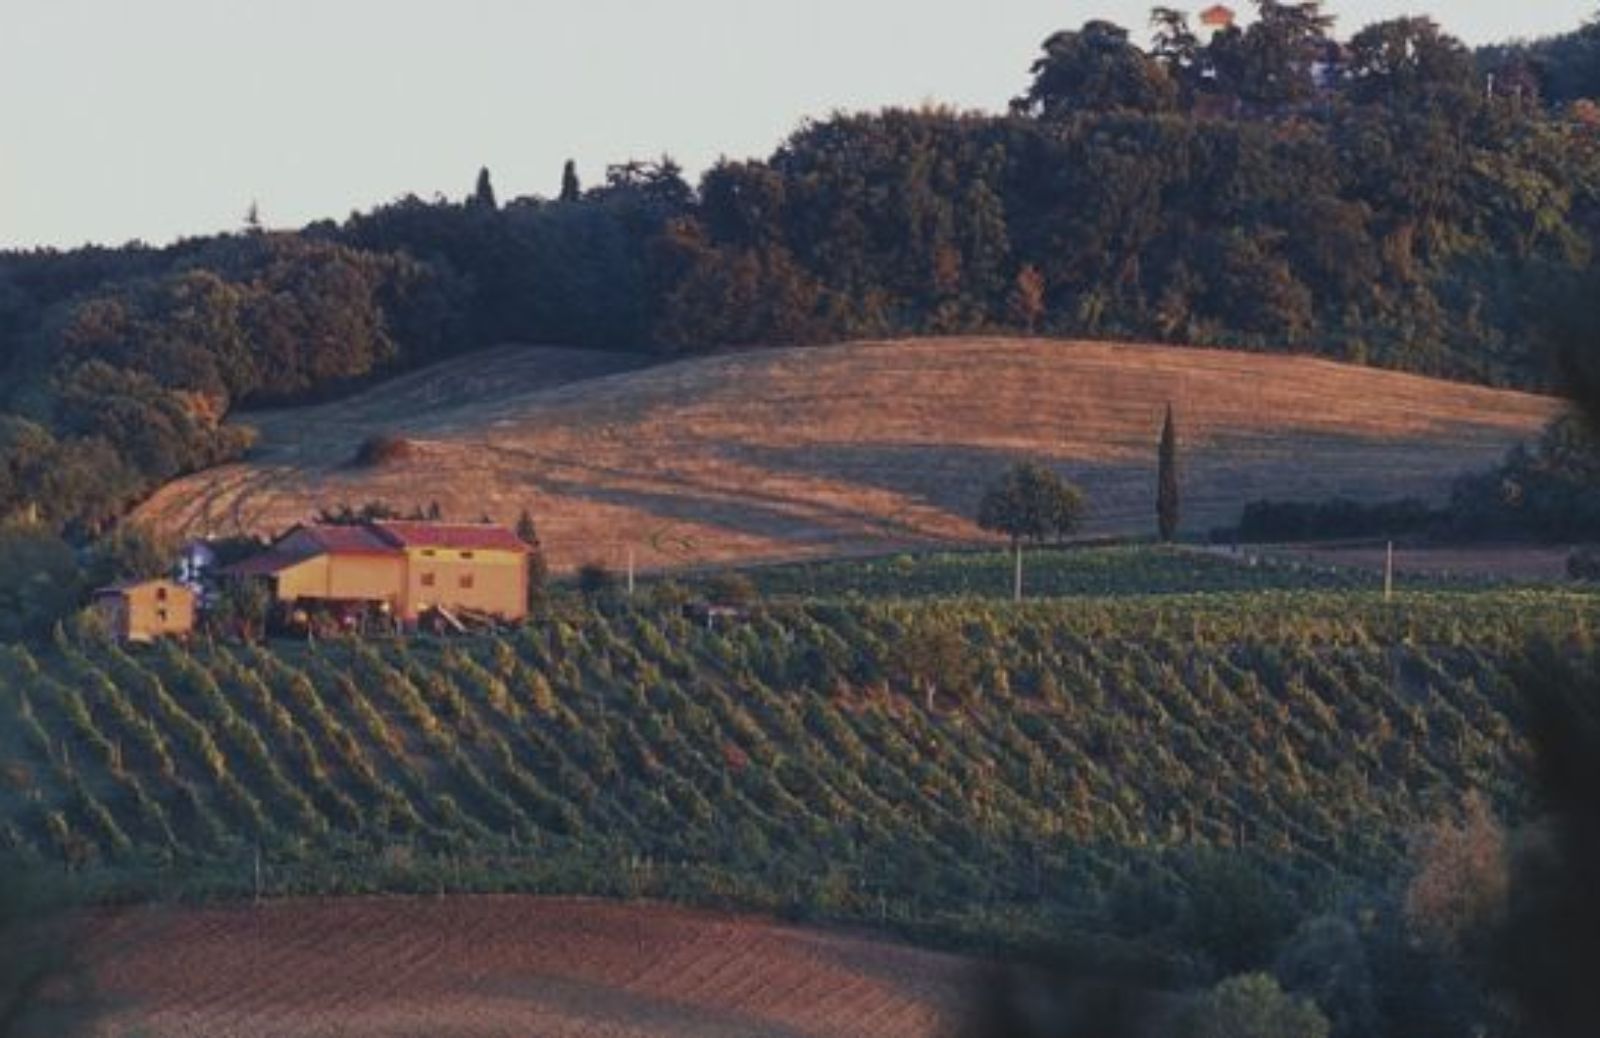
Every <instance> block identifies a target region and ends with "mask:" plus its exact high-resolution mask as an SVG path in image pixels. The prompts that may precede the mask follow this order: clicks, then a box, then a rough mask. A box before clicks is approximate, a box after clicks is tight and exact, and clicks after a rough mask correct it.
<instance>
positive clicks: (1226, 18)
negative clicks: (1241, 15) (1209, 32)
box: [1200, 4, 1238, 25]
mask: <svg viewBox="0 0 1600 1038" xmlns="http://www.w3.org/2000/svg"><path fill="white" fill-rule="evenodd" d="M1236 17H1238V16H1237V15H1235V14H1234V12H1233V8H1231V7H1227V6H1225V5H1223V4H1217V5H1215V6H1214V7H1208V8H1206V9H1205V10H1204V11H1201V12H1200V24H1201V25H1232V24H1233V22H1234V19H1235V18H1236Z"/></svg>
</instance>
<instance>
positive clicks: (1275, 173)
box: [0, 0, 1600, 542]
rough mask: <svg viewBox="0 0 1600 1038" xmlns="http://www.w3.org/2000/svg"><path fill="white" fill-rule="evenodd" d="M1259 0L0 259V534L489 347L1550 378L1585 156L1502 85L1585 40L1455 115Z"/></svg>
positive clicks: (86, 513)
mask: <svg viewBox="0 0 1600 1038" xmlns="http://www.w3.org/2000/svg"><path fill="white" fill-rule="evenodd" d="M1257 6H1258V9H1259V10H1258V15H1259V16H1258V17H1257V18H1256V19H1255V20H1254V21H1253V22H1252V23H1251V24H1250V25H1249V26H1248V27H1247V28H1245V29H1243V30H1239V29H1232V30H1229V31H1225V32H1222V33H1219V34H1217V35H1216V37H1215V38H1214V39H1213V40H1212V41H1211V42H1210V43H1209V44H1207V45H1206V46H1203V47H1202V46H1201V45H1200V43H1199V41H1198V38H1197V37H1196V36H1195V34H1194V33H1193V32H1192V31H1191V30H1190V29H1189V27H1188V23H1187V21H1186V19H1185V18H1184V16H1182V15H1181V14H1180V13H1178V12H1175V11H1172V10H1165V9H1164V10H1158V11H1157V12H1156V25H1157V33H1156V38H1155V43H1154V46H1153V47H1152V48H1151V49H1150V50H1149V51H1148V52H1147V51H1146V50H1144V49H1142V48H1141V47H1139V46H1138V45H1136V44H1135V43H1134V42H1133V40H1132V38H1131V37H1130V36H1129V34H1128V33H1127V32H1126V31H1125V30H1123V29H1121V28H1119V27H1118V26H1115V25H1112V24H1110V23H1107V22H1090V23H1088V24H1087V25H1084V26H1083V27H1081V28H1080V29H1078V30H1076V31H1066V32H1060V33H1056V34H1054V35H1052V36H1050V38H1049V39H1048V40H1047V41H1046V44H1045V52H1044V54H1043V56H1042V57H1041V58H1040V59H1039V60H1038V61H1037V62H1036V63H1035V65H1034V67H1033V75H1032V77H1031V80H1030V81H1029V82H1028V83H1027V88H1026V90H1025V92H1024V95H1023V96H1022V97H1021V98H1019V100H1018V103H1017V105H1016V109H1015V111H1014V112H1012V113H1009V114H1005V115H994V116H985V115H977V114H957V113H954V112H951V111H948V110H937V109H926V110H921V111H903V110H889V111H882V112H877V113H871V114H843V113H841V114H835V115H830V116H828V117H825V118H820V119H817V120H814V121H808V122H806V123H804V124H803V125H802V127H801V128H800V129H799V130H798V131H797V132H796V133H794V134H793V135H792V136H791V137H789V138H788V139H787V140H786V141H784V142H783V143H782V144H781V146H780V147H779V148H778V149H777V150H776V151H775V152H774V153H773V154H772V155H771V156H769V157H768V158H767V159H765V160H764V161H752V162H723V163H719V164H718V165H717V166H716V167H715V168H713V169H711V170H710V171H708V172H707V173H706V174H705V176H704V177H703V178H702V180H701V182H700V184H699V185H698V190H697V189H696V187H695V186H692V185H690V184H689V183H688V182H687V181H686V180H685V179H684V177H683V173H682V170H681V168H680V167H678V166H677V164H676V163H674V162H673V161H672V160H671V159H670V158H665V157H663V158H662V159H660V160H657V161H651V162H628V163H624V164H621V165H618V166H614V167H611V168H610V169H608V170H607V173H606V177H605V181H604V183H602V184H600V185H598V186H596V187H593V188H591V189H590V190H587V191H584V190H583V189H582V188H581V186H580V185H579V183H578V178H577V172H576V167H575V165H574V164H573V163H570V162H569V163H568V164H567V167H566V168H565V169H564V170H563V176H562V185H561V189H560V195H559V200H558V201H548V200H545V199H542V198H536V197H535V198H516V199H510V200H501V199H498V198H496V197H495V194H494V191H493V188H492V186H491V184H490V182H489V177H488V174H487V171H483V172H482V173H481V174H480V176H479V181H478V185H477V188H476V189H475V191H474V192H473V194H472V196H471V198H469V199H467V200H464V201H461V202H454V201H449V200H444V199H439V200H435V201H423V200H421V199H418V198H415V197H406V198H402V199H400V200H398V201H396V202H393V203H391V204H387V205H383V206H379V207H377V208H375V209H372V210H370V211H368V212H365V213H360V214H356V215H354V216H352V217H351V218H350V219H349V220H348V221H346V222H345V223H344V224H342V225H340V224H335V223H333V222H331V221H323V222H321V223H318V224H315V225H313V226H311V227H308V228H306V229H305V230H304V231H302V232H300V233H297V234H283V233H263V232H261V231H260V229H259V228H253V229H251V230H250V231H248V232H247V233H244V234H239V235H223V236H219V237H215V238H211V239H195V240H187V241H184V242H180V243H177V244H174V245H172V246H169V247H167V248H163V249H152V248H148V247H145V246H127V247H124V248H120V249H83V250H78V251H75V252H68V253H53V252H38V253H7V254H3V255H0V372H3V373H4V377H3V378H0V517H3V516H8V515H12V514H15V513H18V512H23V513H30V512H31V513H36V514H37V515H38V517H39V518H40V519H42V520H44V521H45V522H47V523H49V524H50V525H51V526H53V527H54V528H56V529H58V530H64V531H66V532H67V533H68V534H69V536H70V537H71V539H73V540H74V541H80V542H81V541H84V540H88V539H91V538H92V537H93V536H95V535H96V534H98V533H99V532H101V531H102V530H104V529H105V528H106V527H107V526H108V525H109V523H110V522H111V521H113V520H114V519H115V518H116V517H118V516H119V515H121V514H123V513H124V512H125V511H126V510H127V508H128V507H129V505H130V504H131V503H133V502H135V501H137V500H138V499H139V498H140V497H142V496H143V495H145V494H147V493H148V492H149V491H150V489H151V488H152V487H153V486H155V485H156V484H158V483H159V482H161V481H163V480H165V479H168V478H170V477H171V476H173V475H175V474H179V473H183V472H187V471H190V470H192V469H194V468H197V467H201V466H206V465H212V464H216V463H218V462H221V461H226V460H229V459H232V458H236V457H238V456H239V455H240V454H241V453H243V452H244V451H245V450H247V449H248V448H249V445H250V436H249V434H248V432H247V431H244V430H242V429H239V428H238V427H236V426H234V425H231V424H226V423H225V419H226V418H227V417H228V416H229V415H230V414H232V413H233V412H234V411H235V410H236V409H237V408H238V407H239V406H240V405H241V404H252V403H271V404H292V403H295V402H299V401H302V400H307V399H311V398H317V397H324V396H327V395H330V394H334V393H338V392H341V391H343V390H345V389H347V388H349V387H351V386H352V385H355V384H357V383H359V382H360V381H362V380H365V379H369V378H372V377H376V376H381V375H383V374H386V373H389V372H394V371H397V370H400V369H403V368H406V367H412V366H416V365H419V364H422V363H426V362H428V361H432V360H437V359H439V358H442V357H446V356H450V355H452V354H455V353H458V352H460V351H462V350H466V349H471V348H475V347H481V346H485V345H489V344H497V343H504V342H564V343H571V344H574V345H578V346H585V347H592V348H607V349H639V350H660V351H673V352H684V351H698V350H704V349H714V348H718V347H724V346H729V345H741V346H757V345H767V344H797V345H798V344H806V343H813V342H819V341H826V340H837V339H850V338H873V337H882V336H891V335H907V334H953V333H977V332H989V331H993V330H996V329H999V330H1006V329H1010V330H1017V331H1026V332H1028V333H1030V334H1032V333H1047V334H1052V335H1062V336H1099V337H1112V338H1138V339H1151V338H1154V339H1159V340H1163V341H1171V342H1190V343H1195V344H1200V345H1213V344H1226V345H1231V346H1238V347H1245V348H1256V349H1271V350H1284V349H1294V350H1299V351H1308V352H1314V353H1318V354H1321V355H1324V356H1330V357H1335V358H1340V359H1349V360H1355V361H1360V362H1365V363H1374V364H1381V365H1384V366H1389V367H1397V368H1403V369H1407V370H1413V371H1418V372H1423V373H1427V374H1434V375H1445V376H1449V377H1455V378H1464V379H1472V380H1477V381H1485V382H1493V383H1516V384H1521V385H1531V386H1545V385H1547V384H1549V382H1550V372H1549V371H1548V364H1547V361H1546V358H1547V355H1548V353H1549V351H1548V349H1547V347H1548V345H1549V344H1550V342H1551V341H1552V340H1553V338H1554V337H1556V336H1557V334H1558V332H1557V330H1556V329H1554V328H1553V327H1550V325H1551V324H1552V322H1551V321H1549V320H1547V319H1546V317H1547V315H1548V314H1549V313H1550V312H1551V310H1552V307H1551V306H1550V294H1551V293H1550V289H1549V286H1551V285H1562V284H1566V283H1568V282H1581V281H1583V280H1584V279H1585V278H1586V277H1587V276H1588V275H1587V274H1586V271H1587V268H1588V265H1589V258H1590V253H1591V251H1592V248H1591V238H1592V232H1593V228H1594V227H1595V226H1597V224H1600V205H1597V201H1600V149H1596V148H1595V147H1594V146H1593V129H1592V126H1590V125H1587V124H1585V122H1584V120H1583V119H1581V118H1578V117H1577V116H1575V115H1573V114H1572V113H1570V112H1568V111H1565V110H1560V109H1551V110H1546V109H1545V108H1544V107H1543V106H1542V105H1541V104H1540V103H1539V102H1538V100H1537V97H1536V95H1537V94H1538V93H1539V89H1540V88H1541V87H1542V88H1543V90H1544V92H1545V93H1546V94H1547V95H1548V96H1549V97H1550V98H1551V99H1552V100H1555V99H1560V101H1561V103H1562V104H1563V105H1565V103H1566V102H1567V101H1570V100H1572V99H1574V98H1577V97H1581V96H1587V94H1593V93H1595V91H1589V90H1587V87H1585V86H1584V85H1583V84H1585V83H1588V82H1590V80H1592V79H1594V76H1593V75H1591V74H1590V73H1591V72H1592V71H1593V70H1592V68H1591V66H1593V65H1594V64H1595V63H1594V62H1593V61H1592V60H1591V59H1592V57H1593V52H1594V50H1595V40H1596V38H1597V37H1596V30H1595V27H1594V26H1586V27H1585V28H1584V29H1582V30H1581V31H1580V32H1578V33H1576V34H1573V35H1572V36H1570V37H1565V38H1562V39H1559V40H1554V41H1546V42H1544V43H1539V44H1532V45H1528V46H1519V47H1514V48H1501V49H1499V50H1496V51H1486V52H1484V53H1483V54H1481V55H1480V56H1479V58H1480V65H1481V67H1482V68H1481V70H1483V71H1487V70H1491V69H1492V70H1493V71H1494V73H1495V77H1496V78H1495V83H1496V89H1495V91H1493V92H1488V93H1487V94H1486V92H1485V91H1483V90H1481V89H1478V87H1479V80H1478V79H1477V76H1476V71H1479V70H1474V69H1473V68H1472V67H1471V64H1470V61H1469V55H1468V54H1467V53H1466V51H1465V49H1464V48H1463V47H1462V45H1461V44H1460V43H1459V41H1457V40H1455V39H1453V38H1451V37H1450V36H1449V35H1448V34H1446V33H1445V32H1443V31H1442V30H1441V29H1439V28H1438V27H1437V26H1435V25H1434V24H1433V23H1432V22H1430V21H1428V20H1427V19H1423V18H1410V19H1396V20H1393V21H1387V22H1381V23H1378V24H1376V25H1372V26H1369V27H1366V28H1364V29H1362V30H1361V31H1360V32H1358V33H1357V34H1356V35H1355V36H1354V37H1353V38H1352V39H1351V40H1349V41H1348V46H1347V47H1346V48H1345V49H1344V50H1334V49H1330V47H1329V44H1330V42H1331V41H1330V36H1329V32H1330V26H1329V19H1328V17H1327V16H1326V15H1325V14H1324V13H1323V11H1322V6H1321V5H1320V4H1319V3H1302V2H1296V3H1283V2H1278V0H1260V2H1259V3H1258V5H1257ZM1019 62H1020V56H1019ZM1525 88H1526V89H1525ZM1592 107H1593V106H1591V108H1592ZM1593 121H1594V120H1593V119H1591V120H1590V122H1593ZM1579 298H1582V296H1580V297H1579Z"/></svg>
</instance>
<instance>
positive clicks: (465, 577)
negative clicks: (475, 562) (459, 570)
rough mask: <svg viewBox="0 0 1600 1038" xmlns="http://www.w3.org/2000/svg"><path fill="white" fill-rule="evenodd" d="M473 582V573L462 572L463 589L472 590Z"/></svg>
mask: <svg viewBox="0 0 1600 1038" xmlns="http://www.w3.org/2000/svg"><path fill="white" fill-rule="evenodd" d="M472 583H473V581H472V574H471V573H464V574H462V576H461V590H463V591H471V590H472Z"/></svg>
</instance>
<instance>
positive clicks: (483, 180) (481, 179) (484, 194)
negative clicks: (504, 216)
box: [472, 166, 497, 209]
mask: <svg viewBox="0 0 1600 1038" xmlns="http://www.w3.org/2000/svg"><path fill="white" fill-rule="evenodd" d="M472 202H473V204H474V205H481V206H483V207H484V208H485V209H494V208H496V205H497V203H496V201H495V197H494V185H493V184H491V183H489V169H488V167H487V166H485V167H484V168H482V169H480V170H478V186H477V187H476V188H474V189H473V191H472Z"/></svg>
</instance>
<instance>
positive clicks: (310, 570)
mask: <svg viewBox="0 0 1600 1038" xmlns="http://www.w3.org/2000/svg"><path fill="white" fill-rule="evenodd" d="M275 582H276V585H277V586H276V588H275V590H274V597H275V598H277V600H278V601H280V602H293V601H295V600H296V599H299V598H327V597H328V557H327V556H326V555H317V556H314V557H312V558H309V559H306V560H305V561H304V562H300V563H297V564H295V565H293V566H290V567H289V568H287V569H282V570H279V571H278V573H277V576H276V578H275Z"/></svg>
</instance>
